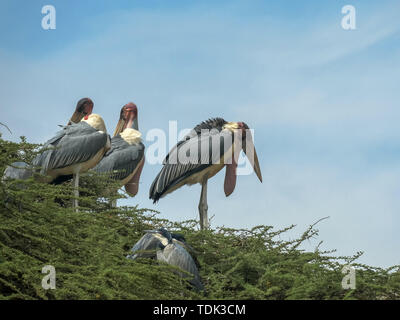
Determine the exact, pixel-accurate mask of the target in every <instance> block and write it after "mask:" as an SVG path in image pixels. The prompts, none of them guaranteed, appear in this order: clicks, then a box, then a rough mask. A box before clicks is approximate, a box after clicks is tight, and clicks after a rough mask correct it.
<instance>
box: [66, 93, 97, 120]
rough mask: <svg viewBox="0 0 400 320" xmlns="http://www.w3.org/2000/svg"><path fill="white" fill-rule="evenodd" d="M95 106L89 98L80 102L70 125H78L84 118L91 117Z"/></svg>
mask: <svg viewBox="0 0 400 320" xmlns="http://www.w3.org/2000/svg"><path fill="white" fill-rule="evenodd" d="M93 106H94V104H93V101H92V100H91V99H89V98H82V99H81V100H79V101H78V103H77V104H76V109H75V112H74V114H73V115H72V117H71V120H69V122H68V125H70V124H72V123H78V122H79V121H81V120H82V119H83V117H85V116H88V115H90V114H91V113H92V111H93Z"/></svg>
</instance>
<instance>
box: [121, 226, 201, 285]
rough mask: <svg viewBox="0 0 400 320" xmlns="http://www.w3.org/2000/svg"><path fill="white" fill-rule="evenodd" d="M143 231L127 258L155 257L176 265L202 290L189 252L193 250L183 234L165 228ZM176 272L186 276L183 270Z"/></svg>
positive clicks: (196, 269) (198, 275)
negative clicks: (143, 233) (189, 275)
mask: <svg viewBox="0 0 400 320" xmlns="http://www.w3.org/2000/svg"><path fill="white" fill-rule="evenodd" d="M145 232H146V234H145V235H144V236H143V237H142V238H141V239H140V240H139V241H138V242H137V243H136V244H135V245H134V246H133V248H132V249H131V251H132V253H131V254H130V255H128V256H127V258H129V259H133V260H135V259H137V258H149V259H156V260H158V261H163V262H166V263H168V264H170V265H172V266H176V267H178V268H180V269H182V270H184V271H186V272H188V273H189V274H191V275H192V276H191V277H192V279H191V280H189V282H190V283H191V284H192V285H193V286H194V287H195V288H196V289H197V290H198V291H202V290H204V287H203V284H202V283H201V278H200V274H199V270H198V268H197V265H196V262H195V260H194V259H193V257H192V256H191V255H190V254H189V252H191V253H192V254H193V253H194V250H193V248H192V247H191V246H189V245H188V244H187V243H186V240H185V238H184V236H183V235H181V234H178V233H170V232H169V231H168V230H166V229H165V228H160V229H158V230H147V231H145ZM188 251H189V252H188ZM178 274H179V275H180V276H181V277H184V278H187V277H188V275H187V274H185V273H183V272H179V273H178Z"/></svg>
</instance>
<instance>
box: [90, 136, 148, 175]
mask: <svg viewBox="0 0 400 320" xmlns="http://www.w3.org/2000/svg"><path fill="white" fill-rule="evenodd" d="M113 139H114V138H113ZM125 144H126V145H125V146H124V147H114V150H113V145H112V146H111V148H112V149H111V150H110V151H109V152H107V154H106V155H105V156H104V157H103V159H101V161H100V162H99V163H98V164H97V165H96V166H95V167H94V168H93V170H94V171H96V172H99V173H109V174H110V178H111V179H114V180H124V179H125V178H127V177H128V176H129V175H130V174H132V172H134V171H135V169H136V167H137V166H138V165H139V163H140V161H141V160H142V158H143V156H144V145H143V144H142V143H138V144H135V145H129V144H127V143H125Z"/></svg>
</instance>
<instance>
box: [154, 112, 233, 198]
mask: <svg viewBox="0 0 400 320" xmlns="http://www.w3.org/2000/svg"><path fill="white" fill-rule="evenodd" d="M226 123H227V122H226V121H225V120H224V119H221V118H216V119H210V120H207V121H204V122H202V123H200V124H199V125H197V126H196V127H195V128H194V129H193V130H192V131H191V132H190V133H189V134H188V135H187V136H186V137H185V138H184V139H183V140H181V141H179V142H178V144H177V145H176V146H174V147H173V148H172V149H171V151H170V152H169V153H168V155H167V157H166V158H165V160H164V165H163V167H162V169H161V171H160V172H159V174H158V175H157V176H156V178H155V179H154V181H153V183H152V185H151V187H150V192H149V198H150V199H153V202H154V203H155V202H157V201H158V200H159V199H160V198H161V197H162V196H163V195H164V194H165V193H166V192H167V191H168V190H169V189H171V188H173V187H175V186H176V185H178V184H179V183H181V182H182V181H183V180H185V179H186V178H188V177H190V176H191V175H193V174H195V173H197V172H200V171H202V170H204V169H206V168H208V167H209V166H211V165H212V164H216V163H218V162H219V160H220V157H221V156H223V155H224V154H225V153H226V152H227V151H228V149H229V148H230V147H231V145H232V141H233V134H232V133H231V132H230V131H227V130H224V131H222V127H223V125H225V124H226ZM202 130H210V131H206V132H203V133H202V132H201V131H202ZM192 151H195V152H192ZM182 155H183V157H182ZM183 160H184V161H183Z"/></svg>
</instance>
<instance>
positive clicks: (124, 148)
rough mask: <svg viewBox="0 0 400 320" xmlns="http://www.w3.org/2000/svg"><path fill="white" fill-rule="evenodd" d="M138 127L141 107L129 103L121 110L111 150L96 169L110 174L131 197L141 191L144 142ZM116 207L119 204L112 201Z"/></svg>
mask: <svg viewBox="0 0 400 320" xmlns="http://www.w3.org/2000/svg"><path fill="white" fill-rule="evenodd" d="M141 136H142V134H141V133H140V132H139V126H138V110H137V107H136V105H135V104H134V103H132V102H130V103H127V104H126V105H124V106H123V107H122V109H121V113H120V118H119V121H118V124H117V127H116V128H115V132H114V137H113V138H112V139H111V149H110V150H109V151H107V153H106V154H105V155H104V157H103V159H101V161H100V162H99V163H98V164H97V165H96V166H95V167H94V168H93V170H94V171H96V172H99V173H106V174H109V176H110V178H111V179H113V180H116V181H119V184H120V185H121V186H125V190H126V192H127V193H128V194H129V195H130V196H132V197H133V196H135V195H136V194H137V192H138V190H139V179H140V174H141V172H142V169H143V165H144V148H145V147H144V145H143V143H142V139H141ZM113 206H116V203H115V202H113Z"/></svg>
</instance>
